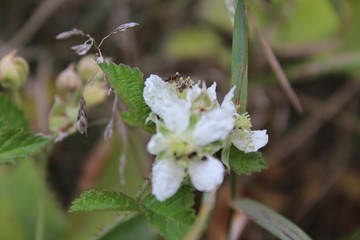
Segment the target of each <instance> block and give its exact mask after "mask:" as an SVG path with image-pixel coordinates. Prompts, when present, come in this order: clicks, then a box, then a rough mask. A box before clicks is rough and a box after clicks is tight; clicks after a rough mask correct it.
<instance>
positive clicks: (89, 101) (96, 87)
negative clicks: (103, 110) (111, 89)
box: [84, 81, 108, 106]
mask: <svg viewBox="0 0 360 240" xmlns="http://www.w3.org/2000/svg"><path fill="white" fill-rule="evenodd" d="M107 92H108V88H107V86H106V82H105V81H95V82H94V84H93V85H89V86H88V87H87V88H85V90H84V98H85V101H86V105H87V106H95V105H97V104H100V103H102V102H104V101H105V99H106V96H107Z"/></svg>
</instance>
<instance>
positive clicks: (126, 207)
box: [69, 190, 138, 212]
mask: <svg viewBox="0 0 360 240" xmlns="http://www.w3.org/2000/svg"><path fill="white" fill-rule="evenodd" d="M96 210H102V211H106V210H117V211H137V210H138V206H137V202H136V201H135V200H134V199H132V198H131V197H128V196H126V195H125V194H122V193H120V192H109V191H94V190H91V191H87V192H83V193H82V194H81V195H80V197H79V198H77V199H75V200H74V201H73V202H72V205H71V207H70V210H69V212H78V211H96Z"/></svg>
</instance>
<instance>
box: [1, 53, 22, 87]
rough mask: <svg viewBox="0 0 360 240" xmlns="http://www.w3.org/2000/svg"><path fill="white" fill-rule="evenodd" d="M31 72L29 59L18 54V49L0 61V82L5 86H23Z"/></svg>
mask: <svg viewBox="0 0 360 240" xmlns="http://www.w3.org/2000/svg"><path fill="white" fill-rule="evenodd" d="M28 73H29V65H28V63H27V61H26V60H25V59H24V58H22V57H18V56H16V50H14V51H12V52H11V53H10V54H8V55H6V56H5V57H4V58H3V59H1V61H0V83H1V85H2V86H3V87H4V88H11V89H19V88H21V87H22V86H23V85H24V83H25V80H26V78H27V75H28Z"/></svg>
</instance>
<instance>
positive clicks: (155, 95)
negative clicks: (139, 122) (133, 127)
mask: <svg viewBox="0 0 360 240" xmlns="http://www.w3.org/2000/svg"><path fill="white" fill-rule="evenodd" d="M143 96H144V100H145V102H146V104H147V105H148V106H149V107H150V108H151V111H153V112H154V113H156V114H158V115H160V113H161V112H162V109H163V106H164V104H165V103H167V104H169V102H171V101H170V99H171V98H173V97H175V93H173V92H172V91H171V86H170V85H169V84H168V83H166V82H164V81H163V80H162V79H161V78H160V77H159V76H157V75H154V74H151V75H150V77H148V78H147V79H146V81H145V87H144V92H143Z"/></svg>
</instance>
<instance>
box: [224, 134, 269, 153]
mask: <svg viewBox="0 0 360 240" xmlns="http://www.w3.org/2000/svg"><path fill="white" fill-rule="evenodd" d="M230 137H231V141H232V143H233V144H234V145H235V147H237V148H238V149H239V150H241V151H243V152H245V153H249V152H256V151H258V150H259V149H260V148H262V147H264V146H265V145H266V144H267V142H268V140H269V136H268V135H267V134H266V130H258V131H250V130H247V129H243V130H241V129H237V130H234V131H233V132H232V133H231V135H230Z"/></svg>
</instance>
